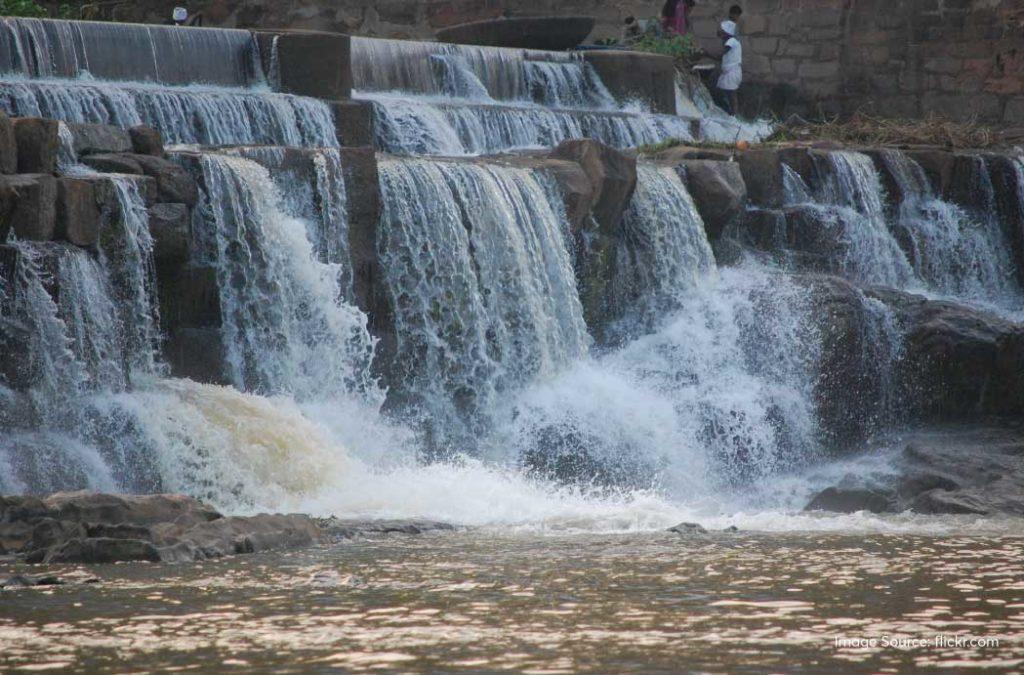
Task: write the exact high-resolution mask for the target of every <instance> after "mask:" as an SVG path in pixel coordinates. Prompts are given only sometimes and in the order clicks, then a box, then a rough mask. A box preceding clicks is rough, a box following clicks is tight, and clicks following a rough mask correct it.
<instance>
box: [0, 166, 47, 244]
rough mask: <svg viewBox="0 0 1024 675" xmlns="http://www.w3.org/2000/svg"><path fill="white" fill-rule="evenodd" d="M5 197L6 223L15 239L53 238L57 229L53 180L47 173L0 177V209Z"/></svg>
mask: <svg viewBox="0 0 1024 675" xmlns="http://www.w3.org/2000/svg"><path fill="white" fill-rule="evenodd" d="M5 198H9V199H10V200H11V201H10V207H9V208H8V209H6V210H7V213H8V217H7V219H6V222H7V224H8V227H9V228H11V229H13V230H14V233H15V234H16V235H17V236H18V239H21V240H25V241H50V240H51V239H53V235H54V231H55V229H56V226H57V179H56V178H54V177H53V176H52V175H50V174H16V175H13V176H0V207H2V206H3V200H4V199H5ZM0 229H3V228H0Z"/></svg>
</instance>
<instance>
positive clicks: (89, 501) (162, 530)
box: [0, 492, 324, 563]
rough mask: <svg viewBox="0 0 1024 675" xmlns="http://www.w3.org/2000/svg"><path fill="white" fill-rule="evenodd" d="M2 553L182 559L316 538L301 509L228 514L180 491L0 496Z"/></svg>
mask: <svg viewBox="0 0 1024 675" xmlns="http://www.w3.org/2000/svg"><path fill="white" fill-rule="evenodd" d="M0 515H2V517H3V519H4V520H3V522H0V545H2V546H3V548H2V549H0V553H4V554H9V553H15V554H17V555H19V556H20V557H21V559H22V560H24V561H25V562H29V563H39V562H44V563H111V562H122V561H151V562H156V561H163V562H179V561H192V560H205V559H208V558H217V557H221V556H225V555H235V554H239V553H252V552H255V551H266V550H271V549H281V548H297V547H301V546H308V545H310V544H313V543H316V542H318V541H320V540H321V539H322V537H323V536H324V532H323V530H322V529H321V528H320V527H319V526H318V525H317V523H316V521H314V520H313V519H312V518H310V517H308V516H304V515H267V514H261V515H258V516H251V517H229V518H225V517H223V516H221V515H220V514H219V513H217V512H216V511H213V510H212V509H210V508H209V507H207V506H205V505H204V504H202V503H201V502H198V501H196V500H194V499H191V498H189V497H184V496H181V495H141V496H135V495H108V494H97V493H91V492H70V493H58V494H55V495H51V496H50V497H47V498H45V499H43V500H38V499H34V498H21V497H9V498H0Z"/></svg>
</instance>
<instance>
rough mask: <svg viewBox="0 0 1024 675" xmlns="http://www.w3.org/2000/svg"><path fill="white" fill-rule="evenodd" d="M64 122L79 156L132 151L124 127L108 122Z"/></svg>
mask: <svg viewBox="0 0 1024 675" xmlns="http://www.w3.org/2000/svg"><path fill="white" fill-rule="evenodd" d="M65 124H66V125H67V127H68V130H69V131H70V132H71V139H72V142H73V147H74V149H75V154H77V155H78V156H79V157H82V156H85V155H95V154H100V153H119V152H131V151H132V141H131V138H130V137H129V135H128V132H127V131H125V130H124V129H121V128H119V127H112V126H110V125H109V124H75V123H73V122H65Z"/></svg>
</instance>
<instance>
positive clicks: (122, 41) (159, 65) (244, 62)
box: [0, 18, 263, 87]
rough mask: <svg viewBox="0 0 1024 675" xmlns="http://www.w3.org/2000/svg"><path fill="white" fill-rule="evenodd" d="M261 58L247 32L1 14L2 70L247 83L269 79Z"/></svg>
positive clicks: (34, 74)
mask: <svg viewBox="0 0 1024 675" xmlns="http://www.w3.org/2000/svg"><path fill="white" fill-rule="evenodd" d="M259 63H260V58H259V50H258V48H257V46H256V41H255V40H254V39H253V36H252V34H251V33H250V32H249V31H244V30H222V29H219V30H212V29H202V30H198V29H192V28H180V27H170V26H149V25H141V24H119V23H94V22H87V21H53V20H48V19H16V18H4V19H0V72H6V73H21V74H23V75H27V76H30V77H40V78H50V77H59V78H75V77H79V76H81V75H88V76H89V77H93V78H97V79H104V80H132V81H145V82H159V83H162V84H171V85H182V84H192V83H197V82H205V83H208V84H218V85H226V86H243V87H244V86H250V85H253V84H258V83H261V82H262V81H263V72H262V69H261V68H260V65H259Z"/></svg>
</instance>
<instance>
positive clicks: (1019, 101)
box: [1003, 96, 1024, 126]
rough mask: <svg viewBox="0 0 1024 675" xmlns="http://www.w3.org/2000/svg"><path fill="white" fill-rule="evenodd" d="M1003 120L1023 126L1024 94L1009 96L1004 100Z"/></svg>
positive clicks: (1013, 124)
mask: <svg viewBox="0 0 1024 675" xmlns="http://www.w3.org/2000/svg"><path fill="white" fill-rule="evenodd" d="M1003 122H1005V123H1006V124H1009V125H1012V126H1024V96H1018V97H1016V98H1011V99H1010V100H1009V101H1007V102H1006V107H1005V108H1004V109H1003Z"/></svg>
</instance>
